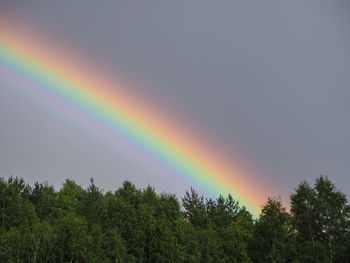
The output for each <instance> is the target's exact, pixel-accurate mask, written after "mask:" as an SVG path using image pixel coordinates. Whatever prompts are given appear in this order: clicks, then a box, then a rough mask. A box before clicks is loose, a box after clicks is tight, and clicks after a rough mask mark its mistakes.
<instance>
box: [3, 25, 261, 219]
mask: <svg viewBox="0 0 350 263" xmlns="http://www.w3.org/2000/svg"><path fill="white" fill-rule="evenodd" d="M0 65H1V67H0V71H5V69H6V71H7V73H8V72H11V74H12V76H17V78H18V79H23V76H24V77H25V78H24V79H28V80H30V81H31V82H34V83H37V85H41V86H42V87H45V89H47V90H48V91H49V92H51V93H52V94H54V96H57V97H60V98H61V99H63V100H64V101H65V102H66V103H68V104H70V105H71V106H72V107H77V108H79V109H80V110H82V111H83V112H85V114H88V115H91V116H93V119H95V120H96V125H106V126H108V127H111V128H113V131H115V132H119V133H122V134H124V135H125V138H127V140H130V141H131V142H133V143H134V144H135V145H136V146H138V147H141V148H144V149H146V150H147V151H148V152H149V153H151V154H152V155H154V156H155V157H157V158H156V159H157V160H159V161H160V162H163V163H164V164H166V165H167V166H168V167H170V169H174V170H175V171H176V173H177V174H179V176H181V177H182V179H186V180H188V181H190V182H191V183H194V184H195V187H198V186H199V187H200V189H201V190H205V191H207V192H209V193H211V194H214V195H217V194H224V195H226V194H228V193H230V194H231V195H232V196H233V197H234V198H235V199H237V200H239V202H240V203H241V204H243V205H244V206H246V207H247V209H248V210H249V211H250V212H252V214H253V215H255V216H256V215H258V213H259V210H260V206H261V204H262V203H263V202H265V200H266V195H265V193H266V192H267V189H266V186H264V184H263V183H262V182H261V181H260V182H259V180H258V176H257V175H254V174H253V173H252V172H249V170H248V169H247V168H245V169H244V168H242V167H241V166H240V165H239V163H238V162H237V163H235V162H234V161H233V160H230V159H228V158H227V155H225V154H222V151H221V150H220V149H217V148H213V147H211V146H210V145H209V142H208V140H206V139H203V138H200V137H198V136H197V135H196V136H194V133H193V132H192V131H189V129H188V127H187V126H186V125H181V124H180V123H179V122H176V121H173V120H174V119H175V118H169V116H168V115H162V114H160V113H159V112H164V111H163V110H160V109H159V108H156V107H155V108H154V107H153V106H152V105H153V104H152V103H145V102H144V101H142V99H140V97H141V96H140V95H139V94H135V93H132V89H131V88H130V85H128V84H126V83H124V82H123V81H121V80H120V79H117V78H116V77H114V76H113V77H111V76H112V75H111V74H108V73H107V74H106V73H105V71H104V74H101V70H100V69H99V67H98V66H95V67H93V65H92V64H91V63H86V61H85V60H83V59H82V58H81V57H78V56H77V55H76V54H75V53H74V55H73V52H69V50H67V49H63V50H60V49H59V48H57V46H56V44H55V43H51V42H50V41H49V40H48V39H45V38H43V37H42V36H40V35H38V34H36V33H34V32H31V31H30V30H28V29H24V27H23V25H17V24H16V23H9V22H8V23H1V25H0ZM0 73H1V72H0ZM2 76H9V74H7V75H6V74H2ZM0 77H1V75H0ZM15 78H16V77H15ZM15 78H13V79H15ZM28 82H29V81H28ZM19 85H22V86H26V81H22V83H21V84H19ZM28 85H29V84H28ZM34 86H35V85H34ZM130 90H131V91H130ZM165 176H166V175H165Z"/></svg>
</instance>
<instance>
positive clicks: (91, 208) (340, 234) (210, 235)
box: [0, 176, 350, 263]
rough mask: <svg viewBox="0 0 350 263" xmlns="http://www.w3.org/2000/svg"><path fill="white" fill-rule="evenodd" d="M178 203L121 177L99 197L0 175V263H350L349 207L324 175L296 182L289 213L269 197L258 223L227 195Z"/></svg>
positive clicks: (71, 186) (94, 190)
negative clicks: (111, 189)
mask: <svg viewBox="0 0 350 263" xmlns="http://www.w3.org/2000/svg"><path fill="white" fill-rule="evenodd" d="M181 201H182V202H181V203H180V202H179V200H178V199H177V198H176V196H175V195H171V194H166V193H161V194H158V193H156V192H155V190H154V189H153V188H152V187H150V186H148V187H146V188H144V189H137V188H136V187H135V185H133V184H132V183H131V182H128V181H126V182H124V183H123V185H122V186H121V187H120V188H119V189H117V190H116V191H115V192H107V193H104V192H103V191H102V190H101V189H100V188H98V187H97V186H96V185H95V183H94V181H93V179H91V183H90V185H89V186H88V188H87V189H84V188H82V187H81V186H79V185H77V184H76V183H75V182H74V181H72V180H69V179H67V180H66V181H65V183H64V184H63V186H62V188H61V189H60V190H59V191H56V190H55V189H54V188H53V187H52V186H50V185H49V184H48V183H38V182H37V183H35V184H34V186H33V187H30V186H28V185H27V184H25V182H24V180H23V179H19V178H13V177H10V178H9V179H8V180H7V181H5V180H4V179H3V178H0V262H96V263H100V262H101V263H104V262H105V263H107V262H128V263H129V262H131V263H132V262H134V263H138V262H140V263H141V262H152V263H153V262H186V263H187V262H188V263H207V262H213V263H214V262H215V263H216V262H219V263H220V262H235V263H253V262H254V263H265V262H266V263H267V262H268V263H274V262H275V263H277V262H278V263H289V262H291V263H304V262H307V263H323V262H330V263H338V262H342V263H343V262H345V263H346V262H350V261H349V258H350V257H349V255H350V208H349V205H348V204H347V199H346V197H345V195H344V194H343V193H341V192H340V191H338V190H337V189H336V188H335V186H334V185H333V184H332V183H331V182H330V181H329V179H328V178H326V177H322V176H321V177H320V178H318V179H317V180H316V183H315V185H314V187H311V186H310V185H309V184H308V183H306V182H302V183H301V184H300V185H299V186H298V187H297V188H296V189H295V193H294V194H293V195H292V196H291V212H290V213H289V212H287V210H286V209H285V208H284V207H283V205H282V202H281V200H278V199H271V198H269V199H268V200H267V203H266V204H265V205H264V206H263V208H262V210H261V214H260V217H259V218H255V219H254V218H253V217H252V215H251V214H250V213H249V212H248V211H247V210H246V209H245V208H244V207H241V206H240V205H239V203H238V202H237V201H236V200H234V199H233V198H232V196H231V195H228V196H227V197H224V196H219V197H218V198H217V199H205V198H204V196H202V195H200V194H199V193H197V192H196V191H195V190H194V189H193V188H191V189H190V191H189V192H186V194H185V196H184V197H183V198H182V199H181Z"/></svg>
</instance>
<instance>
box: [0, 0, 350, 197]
mask: <svg viewBox="0 0 350 263" xmlns="http://www.w3.org/2000/svg"><path fill="white" fill-rule="evenodd" d="M0 8H1V9H2V10H5V12H6V13H8V14H10V15H11V16H12V17H13V18H15V19H17V18H18V20H21V21H26V23H27V24H29V25H30V26H32V27H33V28H36V30H38V32H42V33H43V34H44V35H45V36H47V37H50V36H52V38H54V39H56V40H59V41H61V42H62V43H63V44H64V45H66V46H68V47H70V49H71V50H76V51H77V52H79V54H89V56H90V58H89V59H91V61H92V62H94V63H99V64H100V65H101V67H104V68H108V69H109V70H112V72H113V70H115V72H116V73H117V72H118V74H120V72H122V73H123V75H124V76H127V77H130V78H131V79H133V80H134V81H135V82H138V83H142V85H138V86H137V87H136V88H137V89H140V92H141V93H143V94H147V96H149V97H150V98H152V99H153V100H155V101H157V102H158V104H157V105H159V106H160V108H166V109H167V110H168V111H169V112H173V113H174V115H176V116H185V118H186V120H188V121H190V122H191V124H192V125H193V126H194V127H196V131H199V132H203V133H205V134H206V135H207V136H208V138H211V140H212V141H213V142H215V143H217V144H219V145H223V147H225V151H226V152H229V153H232V156H234V155H238V156H240V157H241V158H242V159H244V160H246V161H248V162H249V164H250V165H252V166H254V167H255V168H257V170H259V171H260V173H259V175H258V176H259V177H260V178H262V180H264V181H267V182H270V184H271V185H273V187H274V189H276V192H275V193H271V194H272V195H281V196H282V198H283V199H284V200H286V199H288V196H289V194H290V193H291V192H292V191H293V188H294V187H295V186H296V185H297V184H298V183H300V181H301V180H304V179H306V180H308V181H309V182H313V180H314V179H315V178H316V177H318V176H319V175H320V174H326V175H328V176H329V177H330V178H331V180H332V181H333V182H335V183H336V185H337V186H338V187H339V188H340V189H341V190H342V191H343V192H345V193H346V194H347V195H350V173H349V171H350V30H349V29H350V16H349V14H350V4H349V2H348V1H347V0H344V1H335V0H332V1H320V0H317V1H316V0H315V1H312V0H310V1H305V0H293V1H277V0H276V1H258V0H256V1H253V0H252V1H243V0H241V1H188V0H186V1H185V0H184V1H180V0H177V1H112V0H111V1H107V0H104V1H102V0H99V1H95V0H75V1H71V0H60V1H47V0H35V1H34V0H32V1H27V0H22V1H20V0H16V1H13V0H0ZM0 22H1V18H0ZM0 37H1V36H0ZM6 85H7V87H5V86H6ZM57 111H59V109H54V108H50V107H49V106H47V105H44V104H40V103H37V104H34V103H32V101H29V100H27V99H26V97H25V96H20V95H19V94H18V93H14V92H11V91H10V90H9V89H8V84H6V83H5V81H2V82H0V127H1V129H0V176H4V177H7V176H8V175H9V174H13V175H15V176H21V177H24V178H25V179H26V180H27V181H28V182H30V183H32V182H34V181H36V180H39V181H42V180H48V181H49V182H50V183H52V184H54V185H56V186H59V185H60V184H61V183H62V182H63V181H64V179H65V178H66V177H69V178H72V179H74V180H76V181H77V182H78V183H80V184H82V185H84V186H85V185H87V184H88V180H89V178H90V177H91V176H93V177H95V181H96V182H97V184H98V185H101V186H102V187H104V188H105V189H106V190H109V189H114V188H116V187H118V186H119V185H120V183H121V182H122V181H123V180H125V179H130V180H132V181H133V182H134V183H136V184H137V185H138V186H141V187H143V186H145V185H147V184H148V183H151V184H152V185H153V186H155V187H156V190H158V191H167V192H173V193H177V194H179V195H182V194H183V193H184V191H185V190H186V188H187V189H188V187H189V185H186V184H179V183H176V182H174V181H171V180H169V178H167V177H166V176H163V175H162V173H161V171H157V170H155V169H153V167H152V166H150V165H148V164H147V163H145V162H142V160H141V159H136V160H135V158H134V156H133V155H132V154H131V153H130V152H129V153H128V152H127V151H125V150H123V149H120V148H118V147H116V146H115V145H113V144H110V143H108V142H107V141H106V140H105V139H104V138H102V137H103V136H101V135H99V134H98V133H96V132H94V131H87V130H86V128H84V127H82V125H81V123H79V122H78V121H76V120H75V119H74V118H69V117H66V118H65V117H62V116H63V115H61V114H58V113H57ZM58 116H59V117H58ZM175 181H176V180H175Z"/></svg>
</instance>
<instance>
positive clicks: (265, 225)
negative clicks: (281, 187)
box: [251, 198, 294, 263]
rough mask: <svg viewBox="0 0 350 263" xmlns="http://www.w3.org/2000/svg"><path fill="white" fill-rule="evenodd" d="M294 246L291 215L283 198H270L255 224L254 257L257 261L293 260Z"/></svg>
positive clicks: (271, 262) (252, 248)
mask: <svg viewBox="0 0 350 263" xmlns="http://www.w3.org/2000/svg"><path fill="white" fill-rule="evenodd" d="M293 248H294V247H293V237H292V227H291V220H290V215H289V214H288V213H287V211H286V209H285V208H284V207H283V206H282V202H281V200H278V199H272V198H269V199H268V201H267V203H266V204H265V205H264V207H263V209H262V211H261V214H260V217H259V219H258V221H257V222H256V225H255V231H254V238H253V240H252V247H251V251H252V259H253V261H254V262H257V263H258V262H261V263H277V262H278V263H285V262H292V260H293V258H292V255H291V251H293Z"/></svg>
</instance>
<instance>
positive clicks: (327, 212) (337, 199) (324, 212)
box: [291, 176, 350, 263]
mask: <svg viewBox="0 0 350 263" xmlns="http://www.w3.org/2000/svg"><path fill="white" fill-rule="evenodd" d="M291 212H292V217H293V223H294V226H295V228H296V230H297V232H298V235H299V236H300V237H302V238H303V239H305V240H306V241H307V242H310V243H311V245H316V246H321V245H322V246H323V247H324V248H325V249H326V251H327V259H328V262H330V263H333V262H346V260H349V258H348V255H346V253H345V251H346V249H347V248H346V244H347V243H346V239H347V235H348V233H349V231H350V227H349V218H350V207H349V205H348V204H347V199H346V196H345V195H344V194H343V193H341V192H340V191H339V190H337V189H336V188H335V186H334V184H333V183H332V182H331V181H330V180H329V179H328V178H327V177H325V176H320V177H319V178H318V179H317V180H316V182H315V185H314V188H312V187H310V186H309V185H308V184H307V183H306V182H303V183H301V184H300V185H299V186H298V188H297V189H296V193H295V194H293V195H292V196H291ZM344 260H345V261H344Z"/></svg>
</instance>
